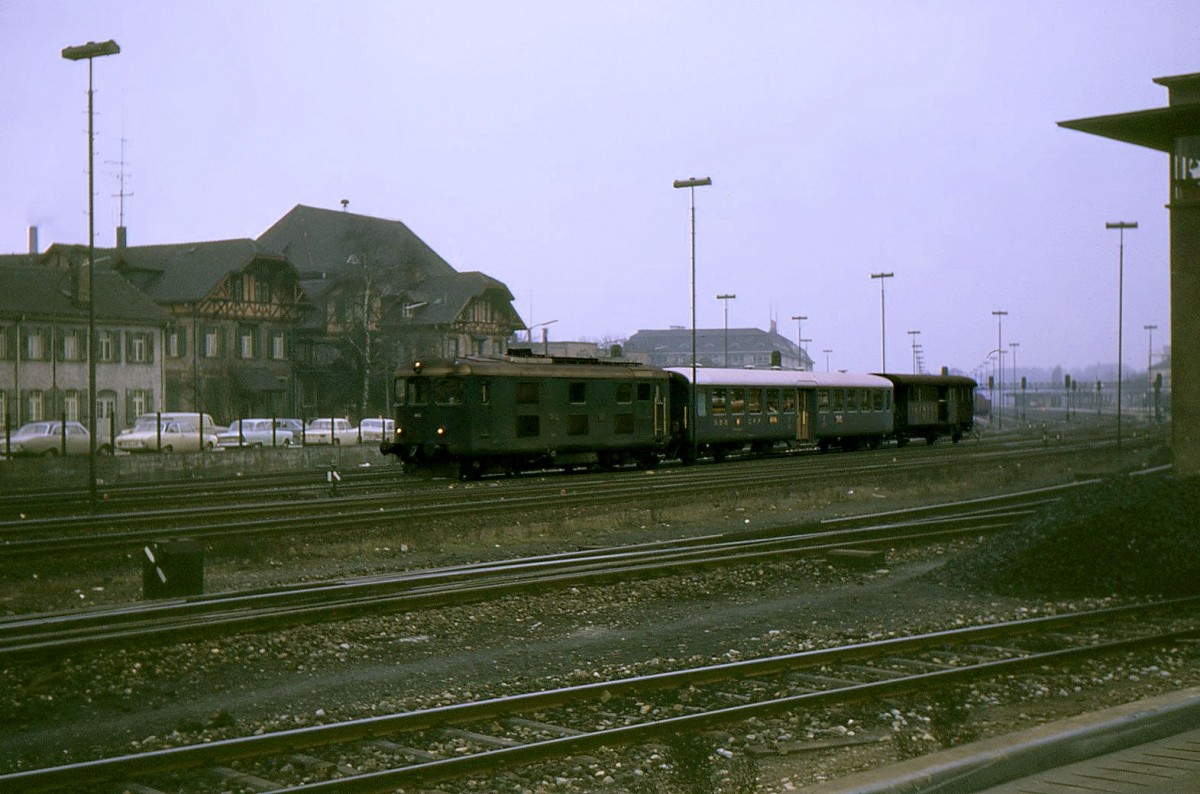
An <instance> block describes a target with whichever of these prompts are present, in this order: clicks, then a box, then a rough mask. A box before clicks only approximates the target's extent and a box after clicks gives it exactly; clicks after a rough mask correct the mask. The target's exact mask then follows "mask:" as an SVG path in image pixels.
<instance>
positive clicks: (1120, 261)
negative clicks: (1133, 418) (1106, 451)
mask: <svg viewBox="0 0 1200 794" xmlns="http://www.w3.org/2000/svg"><path fill="white" fill-rule="evenodd" d="M1104 228H1105V229H1116V230H1117V231H1118V233H1119V234H1120V236H1121V237H1120V249H1119V253H1118V255H1117V448H1118V449H1119V448H1120V446H1121V368H1122V366H1123V364H1124V361H1123V359H1122V357H1121V348H1122V342H1123V341H1124V340H1123V339H1122V331H1123V323H1122V319H1123V317H1122V315H1123V313H1124V308H1125V230H1126V229H1136V228H1137V221H1115V222H1111V223H1106V224H1104Z"/></svg>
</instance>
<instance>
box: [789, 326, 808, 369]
mask: <svg viewBox="0 0 1200 794" xmlns="http://www.w3.org/2000/svg"><path fill="white" fill-rule="evenodd" d="M792 319H793V320H795V321H796V369H798V370H801V371H803V370H804V339H803V338H802V337H803V336H804V334H803V333H801V328H803V326H804V321H805V320H807V319H808V316H807V315H804V314H793V315H792ZM809 341H811V340H809Z"/></svg>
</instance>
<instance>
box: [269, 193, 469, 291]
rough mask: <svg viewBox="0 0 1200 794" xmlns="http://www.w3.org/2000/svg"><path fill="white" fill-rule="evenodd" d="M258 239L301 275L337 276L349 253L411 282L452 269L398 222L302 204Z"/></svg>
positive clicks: (344, 266)
mask: <svg viewBox="0 0 1200 794" xmlns="http://www.w3.org/2000/svg"><path fill="white" fill-rule="evenodd" d="M258 242H259V244H261V245H263V246H265V247H267V248H270V249H272V250H275V251H278V252H279V253H281V254H283V255H285V256H286V257H287V258H288V260H289V261H291V263H292V266H293V267H294V268H296V271H297V272H298V273H300V277H301V279H314V278H321V276H320V274H322V273H324V274H326V276H328V277H332V276H337V275H340V274H341V273H342V271H343V270H345V269H346V267H347V260H349V259H350V257H352V256H354V257H358V258H359V259H360V260H361V259H362V258H363V257H366V258H368V259H369V260H370V262H369V264H370V265H371V266H372V267H375V268H377V269H379V270H381V271H382V270H389V271H399V272H400V273H401V274H402V280H403V281H404V282H405V283H407V284H409V285H415V284H418V283H420V282H421V281H423V280H425V279H426V278H430V277H434V276H441V275H447V274H450V273H454V272H455V271H454V268H453V267H451V266H450V264H449V263H448V262H446V260H444V259H442V258H441V257H440V256H438V254H437V253H436V252H435V251H434V250H433V249H432V248H430V247H429V246H428V245H426V244H425V242H424V241H423V240H421V238H420V237H417V235H415V234H413V232H412V230H411V229H409V228H408V227H407V226H405V225H404V224H403V223H401V222H400V221H391V220H385V219H383V218H372V217H370V216H367V215H357V214H355V213H352V212H341V211H337V210H324V209H318V208H316V207H306V206H304V205H303V204H298V205H296V206H295V207H294V208H293V209H292V210H291V212H289V213H288V214H287V215H284V216H283V217H282V218H280V219H279V221H277V222H276V223H275V225H274V226H272V227H271V228H270V229H267V231H265V232H263V233H262V234H261V235H260V236H259V238H258Z"/></svg>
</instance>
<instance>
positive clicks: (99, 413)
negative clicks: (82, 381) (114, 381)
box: [96, 390, 117, 436]
mask: <svg viewBox="0 0 1200 794" xmlns="http://www.w3.org/2000/svg"><path fill="white" fill-rule="evenodd" d="M116 415H117V393H116V392H115V391H112V390H108V391H102V392H100V393H99V394H97V395H96V424H97V425H98V426H99V427H106V426H107V427H111V426H112V422H113V418H114V417H115V416H116ZM96 435H97V436H98V435H100V431H99V430H97V431H96Z"/></svg>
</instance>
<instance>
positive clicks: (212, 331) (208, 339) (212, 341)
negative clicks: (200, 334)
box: [204, 328, 221, 358]
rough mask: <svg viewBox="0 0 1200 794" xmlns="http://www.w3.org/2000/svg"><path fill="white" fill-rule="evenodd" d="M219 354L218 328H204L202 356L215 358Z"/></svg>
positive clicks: (219, 336)
mask: <svg viewBox="0 0 1200 794" xmlns="http://www.w3.org/2000/svg"><path fill="white" fill-rule="evenodd" d="M220 355H221V331H220V329H219V328H205V329H204V357H205V358H217V357H218V356H220Z"/></svg>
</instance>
